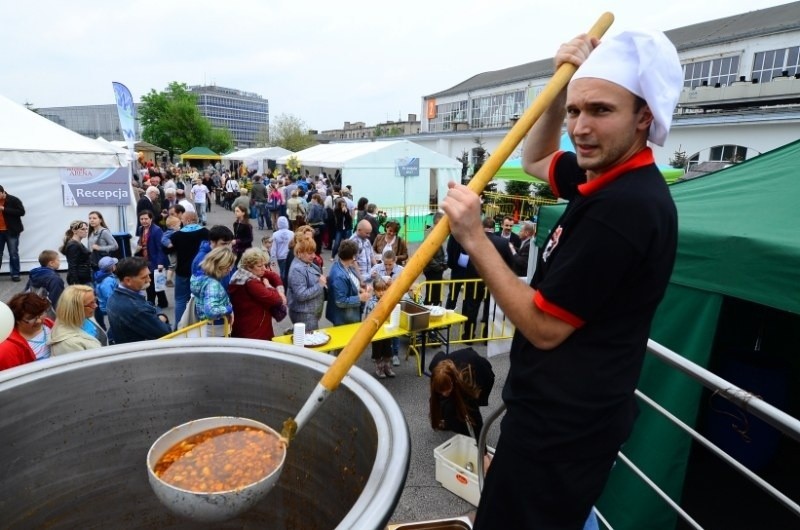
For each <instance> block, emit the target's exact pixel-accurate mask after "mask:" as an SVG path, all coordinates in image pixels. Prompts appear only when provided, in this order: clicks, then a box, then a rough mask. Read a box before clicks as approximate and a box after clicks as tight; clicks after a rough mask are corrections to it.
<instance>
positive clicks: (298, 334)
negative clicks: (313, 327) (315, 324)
mask: <svg viewBox="0 0 800 530" xmlns="http://www.w3.org/2000/svg"><path fill="white" fill-rule="evenodd" d="M292 344H294V345H295V346H305V345H306V325H305V324H303V323H302V322H298V323H297V324H295V325H294V328H292Z"/></svg>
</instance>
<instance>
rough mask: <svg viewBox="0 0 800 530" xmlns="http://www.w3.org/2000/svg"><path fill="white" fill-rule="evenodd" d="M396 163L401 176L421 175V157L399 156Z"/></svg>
mask: <svg viewBox="0 0 800 530" xmlns="http://www.w3.org/2000/svg"><path fill="white" fill-rule="evenodd" d="M395 163H396V164H397V171H398V173H399V175H400V176H401V177H418V176H419V158H398V159H397V160H396V161H395Z"/></svg>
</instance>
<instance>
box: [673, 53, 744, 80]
mask: <svg viewBox="0 0 800 530" xmlns="http://www.w3.org/2000/svg"><path fill="white" fill-rule="evenodd" d="M738 75H739V56H737V55H734V56H732V57H723V58H721V59H712V60H708V61H698V62H695V63H688V64H685V65H683V86H685V87H691V88H695V87H698V86H704V85H707V86H716V84H717V83H719V85H720V86H727V85H730V84H731V83H733V82H734V81H736V79H737V78H738Z"/></svg>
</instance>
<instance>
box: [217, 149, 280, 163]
mask: <svg viewBox="0 0 800 530" xmlns="http://www.w3.org/2000/svg"><path fill="white" fill-rule="evenodd" d="M291 154H293V153H292V151H289V150H288V149H284V148H283V147H251V148H249V149H242V150H241V151H234V152H233V153H228V154H227V155H222V159H223V160H277V159H278V158H280V157H282V156H289V155H291Z"/></svg>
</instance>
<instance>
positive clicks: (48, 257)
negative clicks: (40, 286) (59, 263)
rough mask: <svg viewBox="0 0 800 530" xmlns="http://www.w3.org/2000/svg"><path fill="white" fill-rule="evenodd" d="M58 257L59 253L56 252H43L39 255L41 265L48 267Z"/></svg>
mask: <svg viewBox="0 0 800 530" xmlns="http://www.w3.org/2000/svg"><path fill="white" fill-rule="evenodd" d="M57 257H58V252H56V251H55V250H43V251H41V252H40V253H39V265H41V266H42V267H47V264H48V263H50V262H51V261H53V260H54V259H56V258H57Z"/></svg>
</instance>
